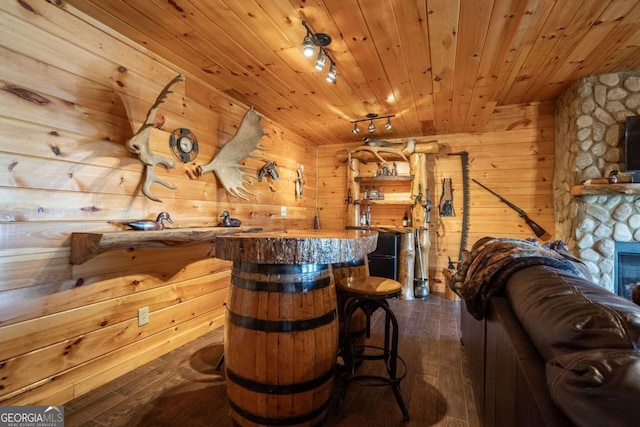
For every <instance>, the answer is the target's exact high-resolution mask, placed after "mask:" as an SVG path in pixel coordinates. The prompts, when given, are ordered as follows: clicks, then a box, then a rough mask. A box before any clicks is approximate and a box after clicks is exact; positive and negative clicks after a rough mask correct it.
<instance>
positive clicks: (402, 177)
mask: <svg viewBox="0 0 640 427" xmlns="http://www.w3.org/2000/svg"><path fill="white" fill-rule="evenodd" d="M354 180H355V181H356V182H380V181H383V182H384V181H387V182H398V181H413V175H380V176H356V177H355V178H354Z"/></svg>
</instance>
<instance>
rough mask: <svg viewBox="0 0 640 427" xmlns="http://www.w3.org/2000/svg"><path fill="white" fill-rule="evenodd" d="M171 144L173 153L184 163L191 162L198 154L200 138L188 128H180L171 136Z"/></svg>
mask: <svg viewBox="0 0 640 427" xmlns="http://www.w3.org/2000/svg"><path fill="white" fill-rule="evenodd" d="M169 145H170V146H171V151H173V154H174V155H175V156H176V157H177V158H178V159H179V160H181V161H182V162H183V163H187V162H190V161H192V160H194V159H195V158H196V157H197V156H198V140H197V139H196V136H195V135H194V134H193V133H192V132H191V131H190V130H189V129H186V128H178V129H176V130H174V131H173V133H172V134H171V137H170V138H169Z"/></svg>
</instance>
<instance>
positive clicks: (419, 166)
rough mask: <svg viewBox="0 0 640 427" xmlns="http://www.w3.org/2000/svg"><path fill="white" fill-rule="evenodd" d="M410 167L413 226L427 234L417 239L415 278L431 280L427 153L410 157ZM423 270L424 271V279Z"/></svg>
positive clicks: (419, 234) (421, 234)
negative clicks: (427, 204) (424, 229)
mask: <svg viewBox="0 0 640 427" xmlns="http://www.w3.org/2000/svg"><path fill="white" fill-rule="evenodd" d="M409 165H410V167H411V174H412V175H413V185H412V186H411V198H412V200H415V201H416V202H417V203H416V204H415V205H414V207H413V209H412V215H413V226H414V227H415V228H416V229H422V228H426V232H421V233H418V236H419V238H417V239H416V245H419V250H418V251H416V257H420V259H416V261H415V267H416V272H415V277H416V278H419V279H425V280H428V279H429V247H430V246H431V242H430V239H429V228H428V227H429V224H428V223H427V222H426V216H427V211H426V209H425V204H426V197H427V189H428V187H427V184H428V182H427V155H426V154H425V153H413V154H412V155H411V156H410V157H409ZM422 269H424V277H422V274H423V273H422V272H421V271H422Z"/></svg>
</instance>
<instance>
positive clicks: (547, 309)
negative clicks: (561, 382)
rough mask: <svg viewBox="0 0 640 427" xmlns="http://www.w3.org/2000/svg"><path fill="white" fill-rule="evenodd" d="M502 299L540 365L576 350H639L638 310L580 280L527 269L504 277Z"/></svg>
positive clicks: (554, 271)
mask: <svg viewBox="0 0 640 427" xmlns="http://www.w3.org/2000/svg"><path fill="white" fill-rule="evenodd" d="M505 294H506V296H507V298H508V299H509V302H510V303H511V306H512V308H513V311H514V314H515V316H516V318H517V319H518V320H519V321H520V323H521V324H522V327H523V328H524V330H525V331H526V332H527V334H528V335H529V337H530V338H531V341H532V342H533V344H534V345H535V346H536V348H537V349H538V352H540V355H541V356H542V358H543V359H544V360H545V361H549V360H551V359H553V358H555V357H558V356H561V355H563V354H566V353H571V352H576V351H581V350H589V349H599V348H612V349H613V348H617V349H638V348H640V307H639V306H637V305H635V304H633V303H632V302H631V301H629V300H626V299H624V298H622V297H619V296H617V295H614V294H613V293H611V292H609V291H607V290H606V289H604V288H602V287H599V286H598V285H595V284H593V283H592V282H590V281H588V280H586V279H584V278H581V277H578V276H575V275H573V274H571V273H569V272H566V271H562V270H559V269H555V268H553V267H548V266H540V265H538V266H532V267H527V268H524V269H522V270H519V271H517V272H516V273H514V274H512V275H511V276H510V277H509V279H508V280H507V282H506V286H505Z"/></svg>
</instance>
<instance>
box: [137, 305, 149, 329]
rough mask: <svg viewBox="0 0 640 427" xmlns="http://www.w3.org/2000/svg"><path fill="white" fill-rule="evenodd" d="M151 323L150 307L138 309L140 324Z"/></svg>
mask: <svg viewBox="0 0 640 427" xmlns="http://www.w3.org/2000/svg"><path fill="white" fill-rule="evenodd" d="M147 323H149V307H142V308H139V309H138V326H144V325H146V324H147Z"/></svg>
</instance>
